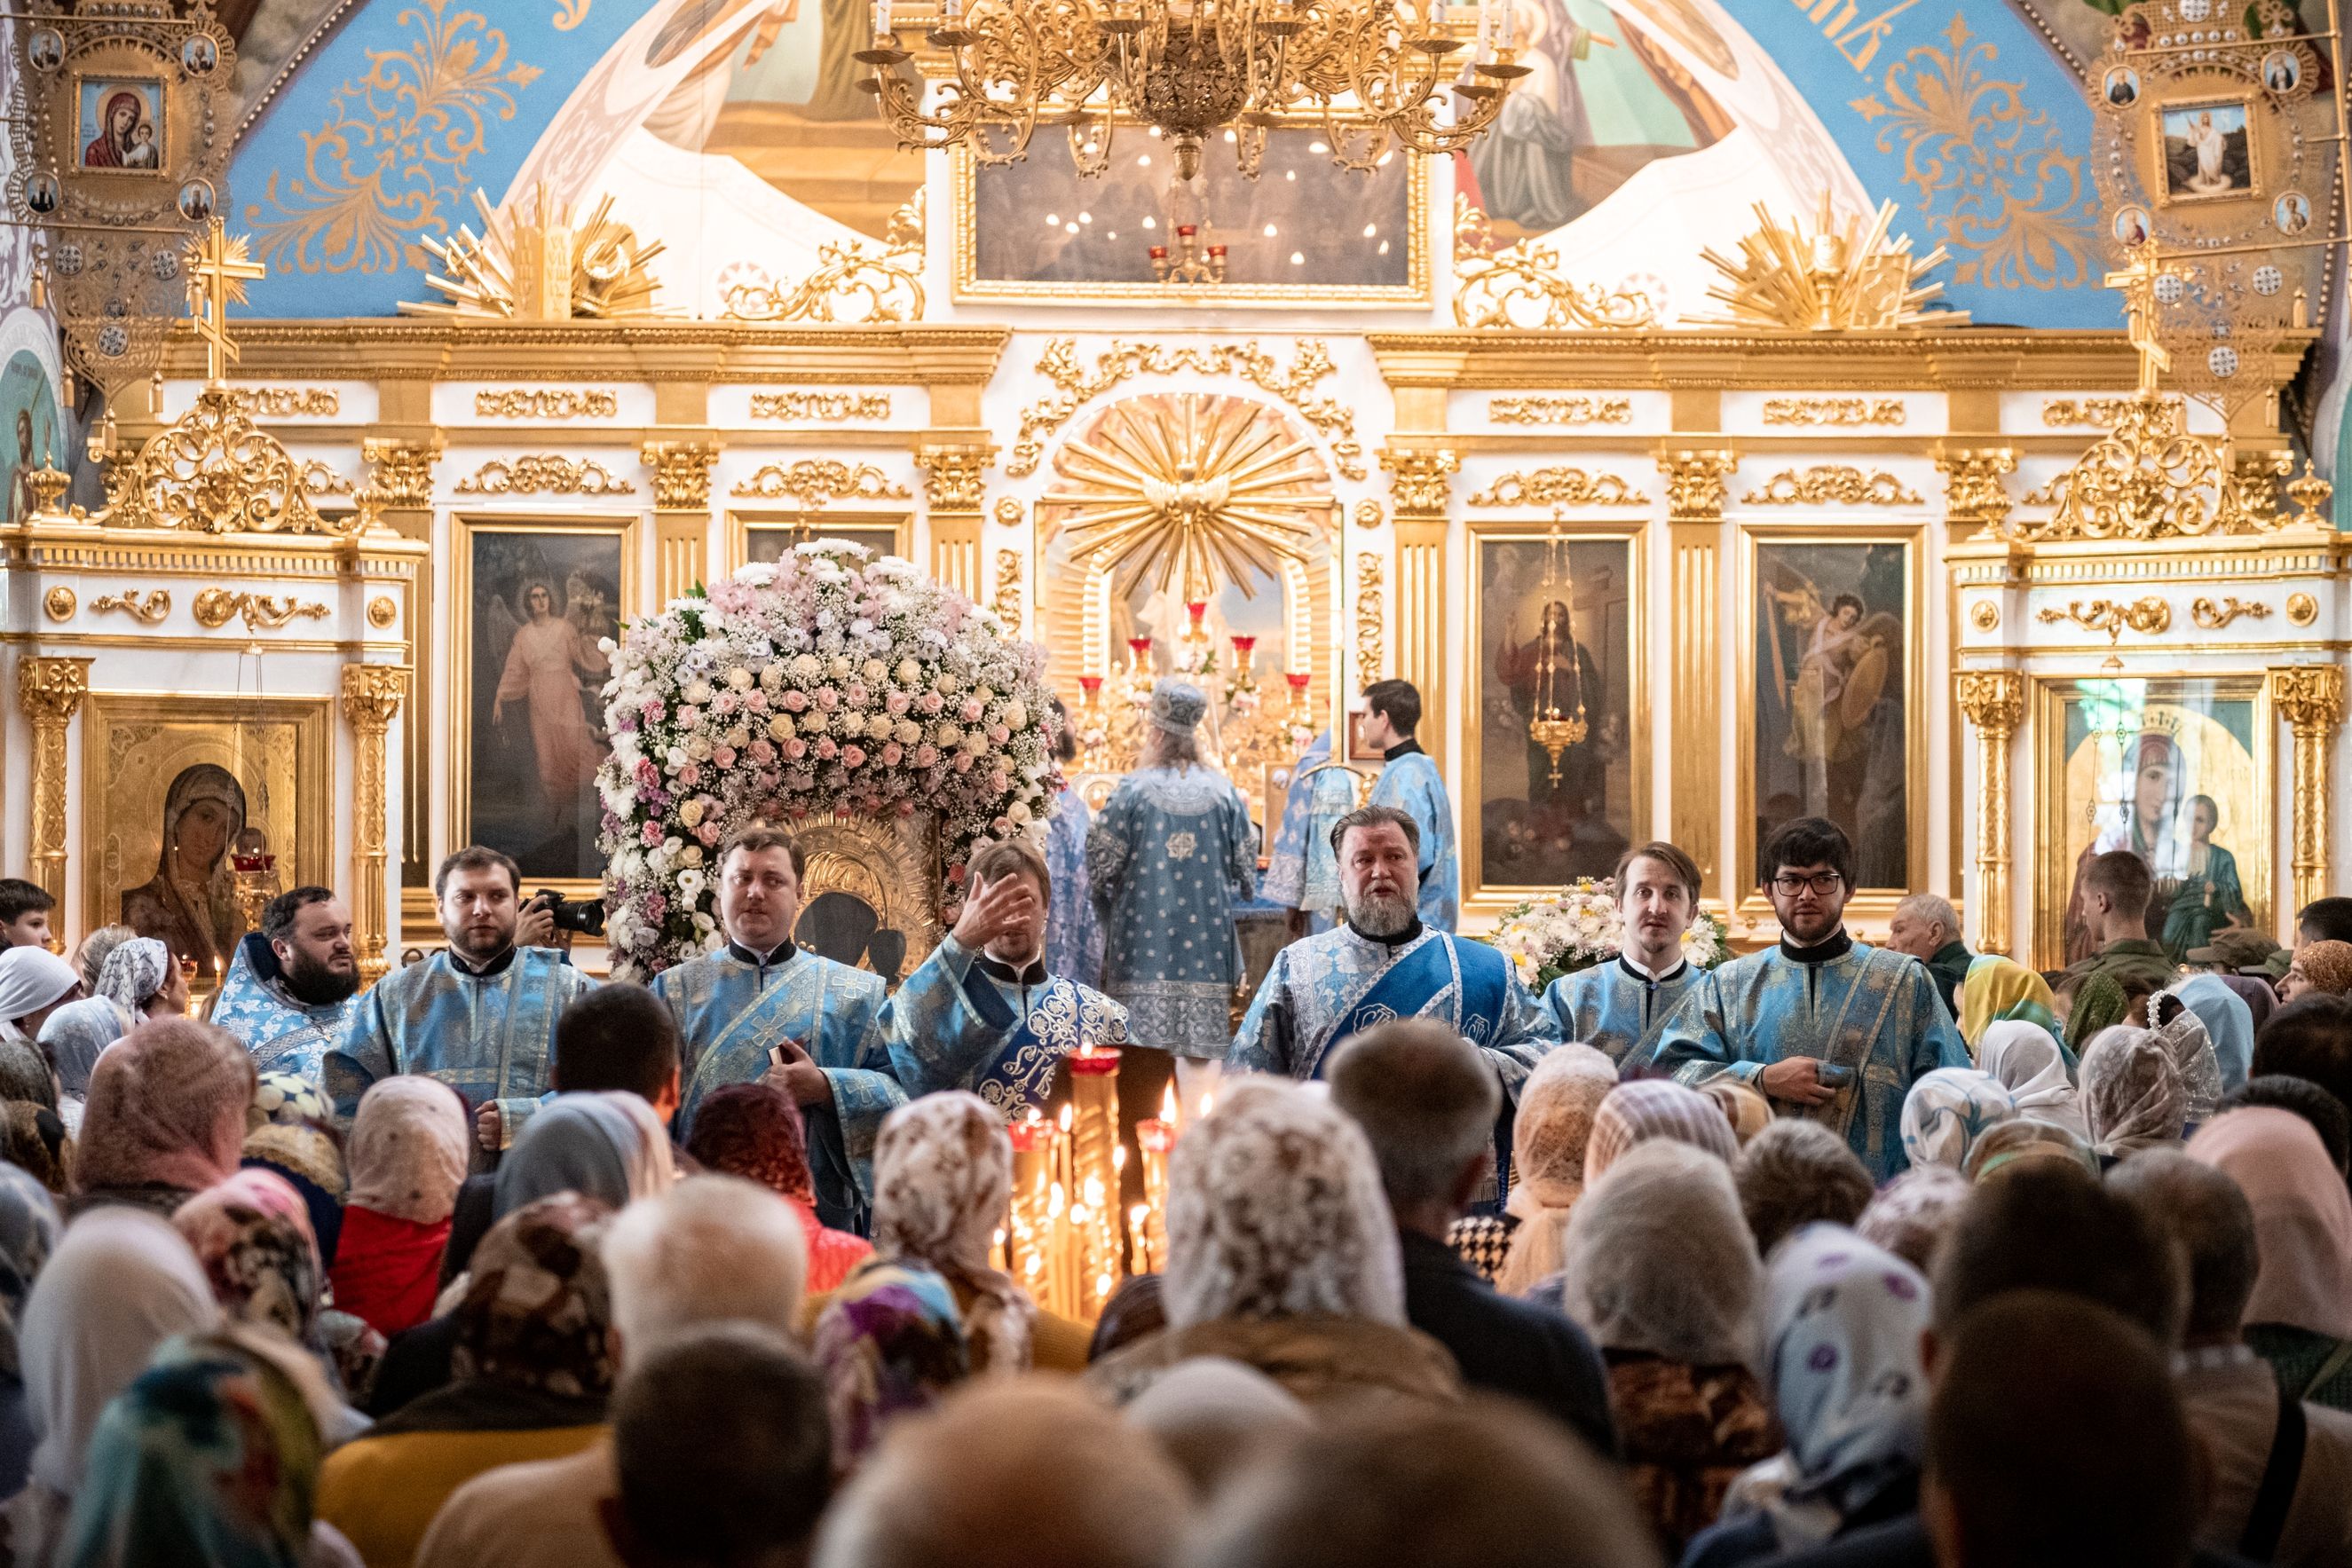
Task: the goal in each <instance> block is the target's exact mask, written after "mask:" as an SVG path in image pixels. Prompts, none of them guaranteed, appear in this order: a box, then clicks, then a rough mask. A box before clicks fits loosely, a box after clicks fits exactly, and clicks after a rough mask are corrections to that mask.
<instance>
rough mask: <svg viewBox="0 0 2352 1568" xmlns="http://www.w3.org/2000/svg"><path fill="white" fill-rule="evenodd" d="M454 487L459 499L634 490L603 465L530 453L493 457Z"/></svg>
mask: <svg viewBox="0 0 2352 1568" xmlns="http://www.w3.org/2000/svg"><path fill="white" fill-rule="evenodd" d="M455 488H456V490H457V494H459V495H460V496H631V495H635V493H636V488H637V487H636V486H635V485H633V484H631V483H630V482H629V481H628V480H626V479H623V478H620V477H618V476H615V475H614V473H613V472H612V471H611V470H610V469H608V468H606V467H605V466H604V465H603V464H602V463H593V462H590V461H588V460H587V459H585V458H578V459H575V458H571V457H563V456H559V455H555V454H553V453H533V454H531V455H527V456H522V457H516V458H512V459H509V458H504V457H493V458H491V459H490V460H489V461H488V463H485V464H483V465H481V466H480V467H479V468H477V469H476V470H474V472H473V473H471V474H469V475H467V476H466V477H464V478H463V479H460V480H458V481H457V485H456V486H455Z"/></svg>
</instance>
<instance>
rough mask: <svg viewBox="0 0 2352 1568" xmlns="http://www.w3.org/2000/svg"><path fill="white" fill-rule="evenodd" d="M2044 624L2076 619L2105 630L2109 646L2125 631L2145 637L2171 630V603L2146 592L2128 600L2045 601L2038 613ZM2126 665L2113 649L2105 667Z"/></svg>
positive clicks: (2091, 628)
mask: <svg viewBox="0 0 2352 1568" xmlns="http://www.w3.org/2000/svg"><path fill="white" fill-rule="evenodd" d="M2035 619H2037V620H2039V621H2040V622H2042V624H2043V625H2045V626H2055V625H2058V624H2060V623H2061V622H2068V621H2071V622H2074V624H2075V625H2077V626H2080V627H2081V628H2082V629H2083V630H2084V631H2085V632H2105V633H2106V634H2107V646H2108V648H2109V649H2110V650H2112V649H2114V648H2116V646H2118V645H2119V644H2120V643H2122V642H2123V635H2124V633H2125V632H2127V631H2128V632H2138V633H2139V634H2140V635H2141V636H2143V637H2161V636H2163V635H2164V634H2165V633H2166V632H2169V631H2171V630H2172V606H2171V605H2169V604H2168V603H2166V602H2165V601H2163V600H2161V599H2158V597H2157V596H2156V595H2155V594H2152V593H2151V594H2147V595H2145V596H2143V597H2141V598H2138V599H2135V600H2133V601H2131V602H2130V603H2128V604H2126V603H2125V602H2124V601H2121V600H2119V599H2094V600H2092V601H2090V602H2089V603H2088V604H2085V603H2084V602H2083V601H2081V600H2079V599H2077V600H2074V601H2072V602H2070V603H2069V604H2067V605H2066V607H2065V608H2064V609H2063V610H2062V609H2060V608H2059V607H2058V606H2056V605H2054V604H2052V605H2045V606H2043V607H2042V612H2041V613H2040V614H2039V615H2038V616H2036V617H2035ZM2123 667H2124V662H2123V658H2122V656H2121V655H2120V654H2118V653H2113V652H2110V653H2108V655H2107V660H2106V663H2105V664H2104V665H2103V666H2102V668H2104V669H2106V670H2110V671H2114V670H2120V669H2122V668H2123Z"/></svg>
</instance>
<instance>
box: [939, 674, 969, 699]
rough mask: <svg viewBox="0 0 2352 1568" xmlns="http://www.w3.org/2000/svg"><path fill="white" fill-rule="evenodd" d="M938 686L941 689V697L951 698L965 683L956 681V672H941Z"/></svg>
mask: <svg viewBox="0 0 2352 1568" xmlns="http://www.w3.org/2000/svg"><path fill="white" fill-rule="evenodd" d="M936 684H937V685H938V686H939V688H940V695H941V696H950V697H951V696H953V695H955V694H956V693H957V692H959V691H961V689H962V688H963V683H962V682H961V681H959V680H957V679H956V677H955V672H954V671H953V670H941V671H940V678H939V680H938V682H937V683H936Z"/></svg>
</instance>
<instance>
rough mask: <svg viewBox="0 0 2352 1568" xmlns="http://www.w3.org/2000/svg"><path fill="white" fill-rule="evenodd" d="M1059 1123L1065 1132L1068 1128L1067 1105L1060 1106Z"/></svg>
mask: <svg viewBox="0 0 2352 1568" xmlns="http://www.w3.org/2000/svg"><path fill="white" fill-rule="evenodd" d="M1061 1124H1062V1131H1064V1132H1065V1133H1066V1132H1068V1131H1069V1130H1070V1108H1069V1107H1068V1106H1067V1105H1065V1106H1063V1107H1062V1115H1061Z"/></svg>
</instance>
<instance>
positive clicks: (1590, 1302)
mask: <svg viewBox="0 0 2352 1568" xmlns="http://www.w3.org/2000/svg"><path fill="white" fill-rule="evenodd" d="M1694 1098H1696V1096H1694ZM1702 1103H1704V1102H1702ZM1708 1113H1710V1114H1713V1113H1714V1107H1713V1106H1709V1107H1708ZM1730 1135H1731V1129H1730V1128H1728V1127H1726V1128H1725V1129H1724V1136H1725V1137H1727V1138H1728V1137H1729V1136H1730ZM1177 1146H1178V1147H1179V1148H1181V1147H1182V1146H1183V1145H1181V1144H1179V1145H1177ZM1763 1273H1764V1270H1763V1266H1762V1265H1761V1264H1760V1263H1759V1262H1758V1261H1757V1258H1756V1239H1755V1237H1754V1236H1753V1235H1752V1234H1751V1233H1750V1232H1749V1230H1748V1221H1747V1219H1746V1218H1743V1217H1742V1216H1741V1214H1740V1212H1739V1195H1738V1191H1737V1190H1735V1189H1734V1187H1733V1186H1732V1184H1731V1167H1730V1166H1728V1165H1727V1164H1726V1163H1725V1162H1724V1161H1722V1160H1721V1159H1718V1158H1717V1157H1715V1156H1714V1155H1708V1154H1705V1153H1702V1152H1701V1151H1700V1150H1698V1149H1697V1148H1696V1147H1694V1146H1692V1145H1689V1144H1685V1143H1683V1142H1681V1141H1680V1140H1678V1139H1673V1138H1654V1139H1652V1140H1651V1141H1650V1142H1648V1143H1646V1144H1643V1145H1642V1146H1641V1147H1639V1148H1637V1149H1634V1150H1633V1152H1632V1153H1630V1154H1628V1155H1626V1156H1625V1157H1624V1158H1623V1159H1622V1160H1620V1161H1618V1162H1617V1164H1616V1166H1614V1167H1613V1168H1612V1169H1611V1171H1610V1172H1609V1174H1608V1175H1607V1176H1602V1177H1600V1178H1599V1179H1597V1180H1595V1181H1594V1182H1593V1183H1592V1185H1591V1186H1590V1187H1589V1188H1587V1189H1586V1191H1585V1194H1584V1197H1583V1198H1582V1200H1581V1201H1580V1202H1579V1203H1578V1204H1577V1206H1576V1211H1575V1212H1574V1213H1573V1214H1570V1216H1569V1217H1568V1260H1567V1277H1566V1279H1565V1281H1564V1290H1563V1291H1562V1297H1561V1299H1562V1301H1564V1302H1565V1303H1566V1305H1567V1308H1568V1313H1569V1316H1570V1317H1572V1318H1574V1319H1576V1320H1577V1322H1580V1323H1582V1324H1583V1325H1584V1327H1585V1329H1586V1331H1587V1332H1588V1333H1591V1335H1592V1339H1593V1343H1595V1344H1598V1345H1599V1346H1601V1348H1602V1349H1604V1350H1624V1351H1648V1352H1650V1353H1652V1354H1655V1355H1659V1356H1663V1357H1664V1358H1665V1359H1666V1360H1668V1361H1680V1362H1687V1363H1689V1364H1693V1365H1696V1366H1712V1365H1720V1364H1726V1363H1732V1362H1737V1363H1740V1364H1748V1363H1751V1362H1752V1361H1753V1359H1754V1357H1755V1352H1756V1339H1757V1332H1756V1331H1757V1323H1756V1306H1757V1297H1758V1295H1759V1292H1760V1291H1761V1289H1762V1286H1763Z"/></svg>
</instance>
